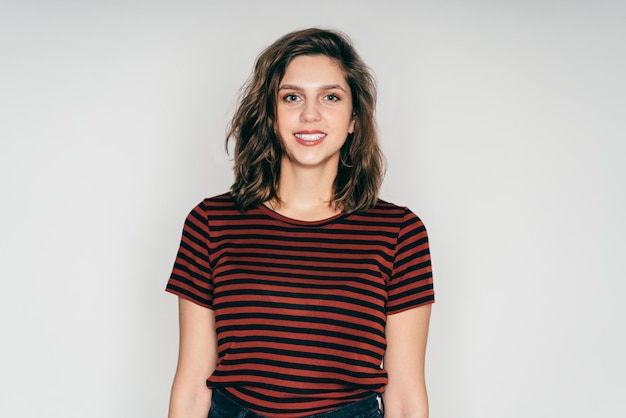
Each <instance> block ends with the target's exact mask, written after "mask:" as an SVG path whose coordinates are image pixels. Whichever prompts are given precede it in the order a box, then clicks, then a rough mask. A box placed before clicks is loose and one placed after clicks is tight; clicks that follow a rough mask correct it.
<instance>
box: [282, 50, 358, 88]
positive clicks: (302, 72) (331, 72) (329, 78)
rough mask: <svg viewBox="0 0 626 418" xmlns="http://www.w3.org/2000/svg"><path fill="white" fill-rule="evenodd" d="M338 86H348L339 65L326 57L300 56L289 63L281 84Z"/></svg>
mask: <svg viewBox="0 0 626 418" xmlns="http://www.w3.org/2000/svg"><path fill="white" fill-rule="evenodd" d="M285 83H289V84H293V83H296V84H297V83H302V84H329V83H332V84H340V85H343V86H346V87H347V85H348V83H347V81H346V75H345V72H344V70H343V68H342V67H341V64H340V63H339V62H338V61H337V60H335V59H332V58H329V57H327V56H326V55H300V56H297V57H295V58H294V59H292V60H291V62H289V64H288V65H287V68H286V69H285V74H284V75H283V78H282V79H281V84H285Z"/></svg>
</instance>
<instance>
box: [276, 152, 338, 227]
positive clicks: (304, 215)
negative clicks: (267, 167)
mask: <svg viewBox="0 0 626 418" xmlns="http://www.w3.org/2000/svg"><path fill="white" fill-rule="evenodd" d="M336 176H337V166H336V165H333V164H325V165H323V166H321V167H296V166H294V164H292V163H290V162H289V161H287V160H286V159H283V162H282V164H281V171H280V180H279V183H278V187H279V189H278V190H279V195H280V200H279V201H272V202H269V203H270V206H271V207H272V208H273V209H274V210H275V211H276V212H278V213H280V214H281V215H284V216H287V217H290V218H293V219H299V220H310V221H315V220H321V219H326V218H329V217H331V216H334V215H336V214H338V213H339V212H340V210H339V209H338V208H336V207H335V205H334V204H332V199H333V195H334V182H335V177H336Z"/></svg>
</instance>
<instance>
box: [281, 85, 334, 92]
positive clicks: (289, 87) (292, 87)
mask: <svg viewBox="0 0 626 418" xmlns="http://www.w3.org/2000/svg"><path fill="white" fill-rule="evenodd" d="M335 89H339V90H342V91H344V92H345V91H346V90H345V89H344V88H343V87H342V86H341V85H339V84H327V85H324V86H321V87H320V88H319V89H318V90H320V91H326V90H335ZM278 90H279V91H280V90H295V91H304V89H303V88H302V87H300V86H296V85H295V84H283V85H282V86H280V87H279V88H278Z"/></svg>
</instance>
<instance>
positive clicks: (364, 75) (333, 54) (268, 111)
mask: <svg viewBox="0 0 626 418" xmlns="http://www.w3.org/2000/svg"><path fill="white" fill-rule="evenodd" d="M301 55H324V56H327V57H329V58H331V59H333V60H335V61H336V62H337V63H338V64H339V65H340V67H341V69H342V70H343V72H344V74H345V77H346V81H347V83H348V85H349V86H350V90H351V92H352V106H353V115H354V116H353V117H354V119H355V125H354V133H353V134H350V135H348V138H347V140H346V143H345V144H344V145H343V147H342V149H341V154H340V157H341V158H340V160H339V163H338V171H337V177H336V178H335V183H334V195H333V200H332V203H333V204H334V205H336V207H338V208H340V209H341V210H342V211H343V212H345V213H352V212H359V211H363V210H365V209H367V208H369V207H372V206H374V205H375V204H376V201H377V200H378V192H379V190H380V185H381V183H382V178H383V174H384V157H383V155H382V152H381V149H380V147H379V145H378V133H377V129H376V121H375V119H374V110H375V107H376V82H375V80H374V78H373V76H372V74H371V73H370V71H369V68H368V67H367V66H366V65H365V63H364V62H363V60H362V59H361V57H359V55H358V54H357V52H356V51H355V49H354V47H353V46H352V44H351V43H350V41H349V39H348V38H347V37H346V36H345V35H344V34H342V33H340V32H337V31H332V30H324V29H317V28H311V29H305V30H300V31H296V32H292V33H288V34H287V35H284V36H283V37H281V38H279V39H278V40H277V41H275V42H274V43H273V44H272V45H270V46H269V47H268V48H266V49H265V50H264V51H263V52H262V53H261V55H260V56H259V57H258V58H257V61H256V63H255V66H254V71H253V73H252V75H251V77H250V79H249V80H248V82H247V84H246V85H245V86H244V88H243V93H242V98H241V101H240V103H239V107H238V108H237V111H236V112H235V114H234V116H233V119H232V121H231V125H230V129H229V131H228V134H227V135H226V147H227V149H228V143H229V140H231V139H234V140H235V149H234V171H235V181H234V183H233V185H232V187H231V195H232V197H233V199H234V200H235V202H236V204H237V206H238V207H239V209H240V210H242V211H245V210H247V209H249V208H252V207H255V206H257V205H259V204H261V203H263V202H265V201H267V200H269V199H273V198H277V199H280V196H279V190H278V184H279V178H280V164H281V157H282V155H283V147H282V144H281V140H280V136H279V134H278V127H277V126H276V101H277V96H278V88H279V83H280V81H281V80H282V78H283V76H284V74H285V71H286V68H287V66H288V65H289V63H290V62H291V60H293V59H294V58H295V57H298V56H301Z"/></svg>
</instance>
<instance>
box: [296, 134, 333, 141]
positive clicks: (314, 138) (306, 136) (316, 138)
mask: <svg viewBox="0 0 626 418" xmlns="http://www.w3.org/2000/svg"><path fill="white" fill-rule="evenodd" d="M294 135H295V136H296V138H298V139H301V140H303V141H319V140H320V139H322V138H324V137H325V136H326V134H324V133H319V134H294Z"/></svg>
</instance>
